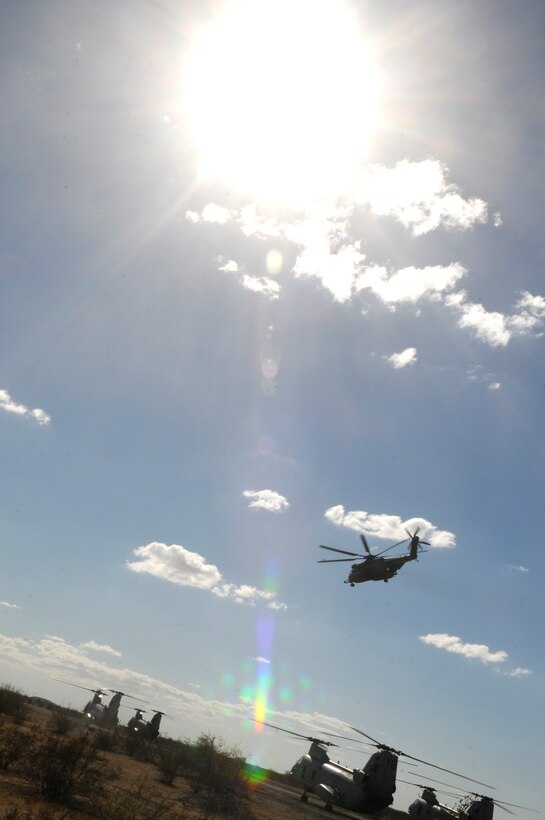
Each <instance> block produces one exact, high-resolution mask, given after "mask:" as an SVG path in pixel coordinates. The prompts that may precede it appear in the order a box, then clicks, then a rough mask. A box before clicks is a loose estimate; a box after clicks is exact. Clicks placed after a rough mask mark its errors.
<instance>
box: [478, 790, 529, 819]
mask: <svg viewBox="0 0 545 820" xmlns="http://www.w3.org/2000/svg"><path fill="white" fill-rule="evenodd" d="M471 793H472V794H473V796H474V797H484V795H483V794H475V792H471ZM490 800H493V802H494V805H495V806H499V808H501V809H503V808H504V807H505V806H512V807H513V808H514V809H523V810H524V811H531V812H532V814H543V812H542V811H538V810H537V809H529V808H528V806H519V805H518V803H506V801H505V800H495V799H494V798H492V797H491V798H490ZM511 813H513V812H511Z"/></svg>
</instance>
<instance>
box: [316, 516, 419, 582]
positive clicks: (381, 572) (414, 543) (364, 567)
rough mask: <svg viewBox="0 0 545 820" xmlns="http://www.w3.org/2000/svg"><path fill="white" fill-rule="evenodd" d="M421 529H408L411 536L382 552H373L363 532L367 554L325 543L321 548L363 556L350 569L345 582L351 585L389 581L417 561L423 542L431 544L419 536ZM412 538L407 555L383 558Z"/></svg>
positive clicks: (338, 560)
mask: <svg viewBox="0 0 545 820" xmlns="http://www.w3.org/2000/svg"><path fill="white" fill-rule="evenodd" d="M418 532H419V530H418V529H416V530H415V532H414V534H412V535H411V533H410V532H409V530H406V533H407V535H408V536H409V538H404V539H403V540H402V541H398V542H397V544H392V545H391V546H390V547H386V549H385V550H382V552H377V553H372V552H371V550H370V549H369V544H368V543H367V539H366V537H365V535H364V534H363V533H360V538H361V540H362V544H363V546H364V548H365V552H366V553H367V554H366V555H362V554H361V553H359V552H349V551H348V550H340V549H337V548H336V547H326V546H324V545H323V544H320V549H322V550H331V552H340V553H342V554H343V555H351V556H353V557H354V558H363V561H361V562H360V563H357V564H352V569H351V570H350V574H349V576H348V578H347V579H346V581H345V582H344V583H345V584H350V586H351V587H353V586H354V584H361V583H363V582H364V581H384V582H385V583H388V581H389V580H390V578H393V577H394V575H397V573H398V571H399V570H400V569H401V567H402V566H403V565H404V564H406V563H407V562H408V561H416V560H417V559H418V551H419V549H420V548H421V545H422V544H426V545H427V546H429V542H428V541H422V539H421V538H419V536H418ZM409 539H410V541H411V544H410V549H409V552H408V553H407V555H396V556H392V557H391V558H382V555H383V554H384V553H385V552H388V550H392V549H394V547H399V546H400V544H404V543H405V541H408V540H409ZM351 560H352V559H351V558H323V559H321V560H320V561H318V563H319V564H335V563H341V562H342V561H351Z"/></svg>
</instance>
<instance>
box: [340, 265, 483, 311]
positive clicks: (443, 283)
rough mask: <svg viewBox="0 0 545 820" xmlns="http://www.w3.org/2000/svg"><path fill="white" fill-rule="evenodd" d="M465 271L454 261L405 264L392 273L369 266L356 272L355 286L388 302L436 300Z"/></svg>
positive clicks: (358, 289)
mask: <svg viewBox="0 0 545 820" xmlns="http://www.w3.org/2000/svg"><path fill="white" fill-rule="evenodd" d="M466 273H467V270H466V269H465V268H464V267H462V265H460V264H458V263H457V262H455V263H453V264H451V265H447V266H441V265H433V266H428V267H426V268H414V267H408V268H402V269H401V270H398V271H393V272H391V271H388V270H387V269H386V268H383V267H380V266H378V265H371V266H369V267H367V268H364V269H363V270H362V271H361V273H359V274H358V276H357V277H356V279H355V282H354V288H355V290H356V291H362V290H370V291H372V292H373V293H374V294H375V296H378V297H379V299H381V300H382V301H383V302H386V303H387V304H395V303H397V302H417V301H418V300H419V299H422V298H428V299H432V300H436V299H439V298H441V297H442V295H443V294H444V293H445V291H449V290H451V289H452V288H453V287H454V285H456V283H457V282H458V280H459V279H461V278H462V277H463V276H465V274H466Z"/></svg>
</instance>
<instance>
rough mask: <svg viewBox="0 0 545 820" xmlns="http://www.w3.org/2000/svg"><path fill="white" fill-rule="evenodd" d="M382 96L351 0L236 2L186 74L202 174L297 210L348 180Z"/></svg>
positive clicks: (202, 39)
mask: <svg viewBox="0 0 545 820" xmlns="http://www.w3.org/2000/svg"><path fill="white" fill-rule="evenodd" d="M376 97H377V80H376V74H375V71H374V69H373V65H372V60H371V58H370V54H369V51H368V49H367V48H366V47H365V43H364V42H363V40H362V38H361V35H360V33H359V29H358V24H357V20H356V19H355V18H354V16H353V14H352V13H351V11H350V9H349V8H348V7H347V6H346V5H344V3H343V2H342V0H238V2H237V0H233V2H231V3H229V4H228V5H227V6H226V7H225V8H224V10H223V12H222V13H221V14H220V15H218V17H217V18H216V19H215V20H214V22H213V23H210V24H209V25H208V26H207V27H206V28H205V29H204V30H201V31H200V32H199V33H198V34H197V35H196V36H195V39H194V42H193V45H192V47H191V49H190V53H189V56H188V61H187V64H186V70H185V117H186V122H187V123H188V126H189V128H190V132H191V134H192V138H193V140H194V144H195V147H196V150H197V152H198V154H199V157H200V162H201V170H202V171H203V173H204V174H205V175H206V176H207V177H216V178H220V179H223V180H225V181H226V182H228V183H229V184H231V185H234V186H236V188H237V189H239V190H242V191H246V192H251V193H253V194H254V195H257V196H259V197H263V198H267V199H272V200H275V201H277V202H279V203H282V204H287V205H292V206H293V205H299V204H305V203H306V202H308V201H309V200H311V199H313V198H316V197H323V196H335V195H338V194H340V193H342V191H343V190H344V189H345V188H346V186H347V185H349V183H350V178H351V176H352V177H353V176H354V173H355V170H356V168H357V166H358V164H359V161H360V160H361V158H362V156H364V155H365V153H366V149H367V143H368V140H369V136H370V134H371V131H372V129H373V127H374V125H375V119H376Z"/></svg>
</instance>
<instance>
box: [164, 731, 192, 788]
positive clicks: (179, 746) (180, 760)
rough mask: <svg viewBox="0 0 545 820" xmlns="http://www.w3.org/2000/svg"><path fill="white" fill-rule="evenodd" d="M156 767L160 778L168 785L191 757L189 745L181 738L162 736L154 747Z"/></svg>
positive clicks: (187, 763)
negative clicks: (174, 738)
mask: <svg viewBox="0 0 545 820" xmlns="http://www.w3.org/2000/svg"><path fill="white" fill-rule="evenodd" d="M156 756H157V768H158V769H159V772H160V773H161V780H162V781H163V783H167V784H168V785H169V786H170V785H171V784H172V783H173V782H174V778H175V777H176V775H177V774H178V771H179V770H180V768H181V767H182V766H183V767H184V768H186V767H187V766H188V765H189V763H190V759H191V746H190V744H189V743H184V742H183V741H181V740H171V739H170V738H162V739H161V740H160V741H159V744H158V745H157V747H156Z"/></svg>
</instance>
